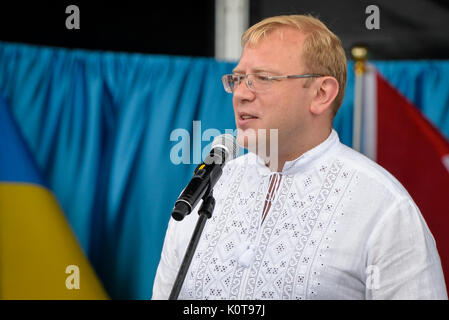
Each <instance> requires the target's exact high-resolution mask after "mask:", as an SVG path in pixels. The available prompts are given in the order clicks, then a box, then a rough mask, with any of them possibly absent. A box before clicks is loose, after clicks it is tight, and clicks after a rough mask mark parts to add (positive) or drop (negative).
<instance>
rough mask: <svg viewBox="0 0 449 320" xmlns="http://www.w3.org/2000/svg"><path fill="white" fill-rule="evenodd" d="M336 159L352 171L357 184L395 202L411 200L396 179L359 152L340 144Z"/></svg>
mask: <svg viewBox="0 0 449 320" xmlns="http://www.w3.org/2000/svg"><path fill="white" fill-rule="evenodd" d="M336 157H337V160H339V161H341V162H342V163H343V166H344V167H346V168H348V169H350V170H353V171H354V173H355V174H356V176H357V178H358V181H359V183H361V184H366V185H367V186H366V187H367V188H369V189H370V190H373V191H374V190H377V191H382V193H384V194H385V196H388V197H391V198H394V199H397V200H403V199H409V200H411V197H410V195H409V193H408V192H407V190H406V189H405V188H404V186H403V185H402V184H401V183H400V182H399V181H398V179H396V178H395V177H394V176H393V175H392V174H391V173H390V172H388V171H387V170H386V169H385V168H383V167H382V166H380V165H379V164H377V163H376V162H374V161H373V160H371V159H369V158H368V157H366V156H365V155H363V154H361V153H360V152H357V151H355V150H354V149H352V148H349V147H348V146H346V145H344V144H342V143H340V145H339V148H338V151H337V153H336Z"/></svg>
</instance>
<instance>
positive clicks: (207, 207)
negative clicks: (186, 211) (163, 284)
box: [168, 190, 215, 300]
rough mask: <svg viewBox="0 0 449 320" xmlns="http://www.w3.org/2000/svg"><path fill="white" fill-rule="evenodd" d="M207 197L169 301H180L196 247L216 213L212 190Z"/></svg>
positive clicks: (199, 211)
mask: <svg viewBox="0 0 449 320" xmlns="http://www.w3.org/2000/svg"><path fill="white" fill-rule="evenodd" d="M206 195H207V196H206V197H204V200H203V203H202V204H201V207H200V209H199V210H198V215H199V217H198V222H197V223H196V227H195V230H194V231H193V234H192V238H191V239H190V242H189V245H188V247H187V250H186V253H185V255H184V259H183V260H182V263H181V267H180V268H179V271H178V275H177V277H176V280H175V283H174V285H173V288H172V291H171V293H170V296H169V297H168V300H177V299H178V296H179V292H180V291H181V287H182V285H183V283H184V279H185V277H186V275H187V271H188V270H189V267H190V263H191V262H192V258H193V255H194V254H195V250H196V247H197V246H198V242H199V241H200V238H201V233H202V232H203V229H204V225H205V224H206V221H207V219H209V218H210V217H212V212H213V211H214V207H215V199H214V197H213V195H212V190H211V191H210V192H206Z"/></svg>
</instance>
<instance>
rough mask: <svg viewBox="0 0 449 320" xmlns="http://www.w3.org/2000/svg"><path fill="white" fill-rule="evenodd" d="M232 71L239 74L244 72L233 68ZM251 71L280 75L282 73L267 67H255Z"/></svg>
mask: <svg viewBox="0 0 449 320" xmlns="http://www.w3.org/2000/svg"><path fill="white" fill-rule="evenodd" d="M232 73H238V74H244V72H243V71H241V70H239V69H234V70H232ZM251 73H270V74H273V75H280V73H279V72H278V71H274V70H271V69H265V68H263V69H262V68H261V69H254V70H252V71H251Z"/></svg>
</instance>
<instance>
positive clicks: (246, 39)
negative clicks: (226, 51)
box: [242, 15, 347, 116]
mask: <svg viewBox="0 0 449 320" xmlns="http://www.w3.org/2000/svg"><path fill="white" fill-rule="evenodd" d="M282 26H289V27H294V28H297V29H299V30H300V31H301V32H302V33H303V34H304V35H305V36H306V38H305V40H304V46H303V49H302V58H303V61H304V63H305V65H306V66H307V69H308V70H307V72H308V73H318V74H324V75H328V76H332V77H334V78H335V79H336V80H337V81H338V85H339V90H338V94H337V96H336V97H335V100H334V102H333V105H334V106H333V116H335V114H336V113H337V111H338V109H339V108H340V106H341V103H342V101H343V96H344V92H345V87H346V77H347V75H346V72H347V65H346V55H345V51H344V49H343V46H342V44H341V41H340V39H339V38H338V37H337V36H336V35H335V34H334V33H333V32H332V31H330V30H329V29H328V28H327V27H326V26H325V25H324V23H322V22H321V21H320V20H318V19H317V18H315V17H313V16H311V15H283V16H276V17H270V18H266V19H264V20H262V21H260V22H258V23H256V24H255V25H253V26H252V27H250V28H249V29H248V30H246V31H245V33H244V34H243V36H242V47H244V46H245V45H246V44H247V43H248V44H251V45H253V44H256V43H257V42H258V41H259V40H260V39H261V38H263V37H265V36H266V35H268V34H269V33H271V32H272V31H273V30H276V29H278V28H279V27H282Z"/></svg>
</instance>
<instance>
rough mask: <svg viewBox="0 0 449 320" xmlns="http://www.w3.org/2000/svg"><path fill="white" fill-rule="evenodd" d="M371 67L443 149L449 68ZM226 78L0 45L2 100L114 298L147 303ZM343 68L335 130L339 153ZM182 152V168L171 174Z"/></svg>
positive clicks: (133, 59) (169, 64)
mask: <svg viewBox="0 0 449 320" xmlns="http://www.w3.org/2000/svg"><path fill="white" fill-rule="evenodd" d="M375 65H376V66H377V67H378V69H379V70H380V72H381V73H382V74H383V75H384V76H385V77H386V78H387V79H389V81H390V82H391V83H392V84H393V85H394V86H396V87H397V88H398V89H399V90H400V91H401V92H403V93H404V94H405V95H406V96H407V97H408V98H409V99H410V100H411V101H413V102H414V103H415V104H416V105H417V106H418V107H419V108H421V110H422V111H423V112H424V114H425V115H426V116H427V117H428V118H429V119H430V120H431V121H432V122H433V123H434V124H435V125H436V126H437V127H439V128H440V130H441V131H442V132H443V134H444V135H445V136H446V137H449V90H448V88H449V61H418V62H417V61H413V62H412V61H410V62H408V61H403V62H375ZM234 66H235V63H224V62H218V61H215V60H214V59H209V58H191V57H175V56H158V55H143V54H124V53H109V52H90V51H84V50H68V49H59V48H48V47H39V46H29V45H23V44H12V43H4V42H0V95H2V96H3V97H4V99H5V101H6V103H7V104H8V105H9V108H10V110H11V113H12V115H13V117H14V119H15V120H16V122H17V124H18V125H19V127H20V129H21V132H22V134H23V136H24V138H25V140H26V141H27V143H28V144H29V147H30V149H31V151H32V153H33V155H34V157H35V159H36V161H37V164H38V166H39V167H40V169H41V170H42V173H43V175H44V177H45V178H46V180H47V183H48V185H49V186H50V188H51V189H52V190H53V191H54V193H55V195H56V196H57V198H58V200H59V202H60V204H61V206H62V208H63V209H64V212H65V214H66V216H67V218H68V220H69V221H70V223H71V226H72V228H73V230H74V231H75V234H76V235H77V237H78V239H79V242H80V245H81V247H82V248H83V250H84V251H85V253H86V254H87V256H88V257H89V259H90V261H91V262H92V264H93V266H94V268H95V269H96V271H97V273H98V275H99V277H100V278H101V280H102V281H103V284H104V285H105V288H106V290H107V291H108V293H109V294H110V296H111V297H112V298H121V299H148V298H150V297H151V294H152V285H153V278H154V275H155V272H156V268H157V264H158V262H159V255H160V251H161V248H162V243H163V238H164V234H165V229H166V227H167V223H168V220H169V218H170V212H171V209H172V207H173V203H174V201H175V200H176V198H177V196H178V194H179V192H180V191H181V190H182V188H183V187H184V186H185V184H186V183H187V182H188V180H189V179H190V177H191V174H192V172H193V170H194V168H195V166H196V164H195V162H198V157H199V156H198V154H199V153H200V152H201V150H202V149H203V148H205V149H207V148H206V147H207V146H208V145H209V144H210V142H211V141H212V140H213V136H212V137H211V136H209V137H207V136H204V137H202V136H201V135H202V133H205V131H206V130H207V129H210V128H215V129H218V131H216V132H215V133H213V134H218V133H224V132H225V130H226V129H232V130H234V129H235V124H234V117H233V110H232V100H231V96H230V95H228V94H226V93H225V92H224V90H223V88H222V85H221V76H222V75H223V74H225V73H229V72H231V70H232V68H233V67H234ZM352 68H353V65H352V63H349V66H348V69H349V73H348V84H347V88H346V95H345V100H344V102H343V105H342V107H341V109H340V111H339V113H338V115H337V117H336V119H335V122H334V127H335V129H336V130H337V131H338V132H339V134H340V138H341V140H342V141H343V143H346V144H348V145H351V139H352V105H353V95H354V81H353V80H354V76H353V72H352ZM193 121H201V128H199V127H198V124H199V123H196V129H195V131H196V132H193ZM176 129H178V130H177V131H174V130H176ZM179 129H181V130H179ZM209 132H210V131H209ZM180 133H184V135H183V136H179V134H180ZM186 133H188V134H189V136H186ZM172 134H173V136H171V135H172ZM2 138H3V137H0V143H1V141H2ZM170 138H172V139H170ZM187 138H190V141H189V140H188V139H187ZM194 138H195V139H194ZM202 138H203V139H202ZM172 140H175V141H172ZM202 140H203V141H202ZM180 142H182V144H179V143H180ZM189 145H190V146H191V147H190V150H189V151H190V156H188V159H189V160H190V164H179V165H176V164H174V163H172V161H171V160H170V154H171V152H172V151H173V150H176V149H173V148H176V147H179V146H183V147H184V149H183V150H184V154H183V155H184V156H186V153H185V152H186V151H188V149H187V147H188V146H189ZM175 155H176V153H175ZM30 267H31V266H30Z"/></svg>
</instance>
